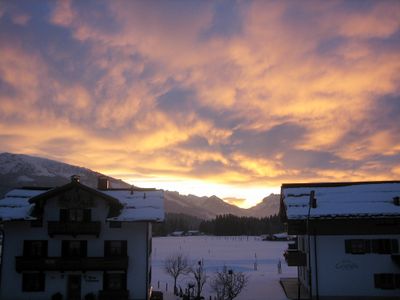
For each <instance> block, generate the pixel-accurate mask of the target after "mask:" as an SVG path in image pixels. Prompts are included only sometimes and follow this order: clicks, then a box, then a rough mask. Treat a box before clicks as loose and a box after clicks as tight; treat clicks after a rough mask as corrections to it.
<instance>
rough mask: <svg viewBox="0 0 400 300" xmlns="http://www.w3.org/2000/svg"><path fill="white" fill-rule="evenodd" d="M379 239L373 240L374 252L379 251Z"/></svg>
mask: <svg viewBox="0 0 400 300" xmlns="http://www.w3.org/2000/svg"><path fill="white" fill-rule="evenodd" d="M379 248H380V247H379V240H372V247H371V249H372V252H373V253H379Z"/></svg>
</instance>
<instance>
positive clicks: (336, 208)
mask: <svg viewBox="0 0 400 300" xmlns="http://www.w3.org/2000/svg"><path fill="white" fill-rule="evenodd" d="M311 191H314V192H315V196H314V198H316V207H315V208H311V209H310V219H313V218H336V217H338V218H344V217H371V216H374V217H387V216H390V217H400V206H399V205H395V203H394V201H393V198H395V197H399V196H400V182H385V183H379V182H376V183H373V182H366V183H356V184H351V183H349V184H343V185H341V184H337V185H335V184H327V185H326V186H324V185H323V184H320V185H312V184H310V185H309V186H307V185H306V184H303V185H302V184H299V185H296V184H288V185H283V186H282V191H281V192H282V195H281V197H282V199H283V205H284V208H285V213H286V216H287V218H288V219H307V217H308V212H309V203H310V193H311Z"/></svg>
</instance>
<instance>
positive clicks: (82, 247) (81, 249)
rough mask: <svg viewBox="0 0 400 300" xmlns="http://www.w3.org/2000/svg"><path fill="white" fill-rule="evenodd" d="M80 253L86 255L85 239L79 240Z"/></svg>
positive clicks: (82, 255)
mask: <svg viewBox="0 0 400 300" xmlns="http://www.w3.org/2000/svg"><path fill="white" fill-rule="evenodd" d="M80 254H81V257H86V256H87V241H81V245H80Z"/></svg>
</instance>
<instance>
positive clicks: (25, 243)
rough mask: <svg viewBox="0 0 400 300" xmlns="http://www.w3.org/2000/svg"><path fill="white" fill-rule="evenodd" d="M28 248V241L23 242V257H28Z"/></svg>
mask: <svg viewBox="0 0 400 300" xmlns="http://www.w3.org/2000/svg"><path fill="white" fill-rule="evenodd" d="M29 246H30V242H29V241H24V252H23V255H24V256H29V254H30V253H29V252H30V251H29V248H30V247H29Z"/></svg>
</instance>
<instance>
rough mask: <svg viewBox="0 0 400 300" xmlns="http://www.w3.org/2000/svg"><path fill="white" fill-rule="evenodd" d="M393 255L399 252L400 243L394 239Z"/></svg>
mask: <svg viewBox="0 0 400 300" xmlns="http://www.w3.org/2000/svg"><path fill="white" fill-rule="evenodd" d="M391 252H392V253H398V252H399V241H398V240H395V239H393V240H392V251H391Z"/></svg>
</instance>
